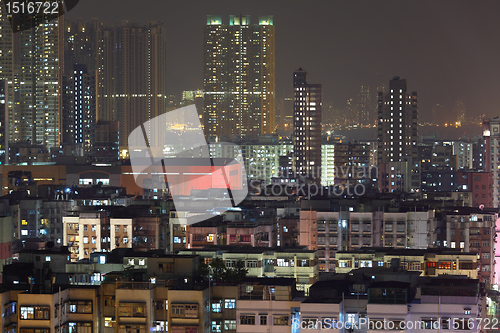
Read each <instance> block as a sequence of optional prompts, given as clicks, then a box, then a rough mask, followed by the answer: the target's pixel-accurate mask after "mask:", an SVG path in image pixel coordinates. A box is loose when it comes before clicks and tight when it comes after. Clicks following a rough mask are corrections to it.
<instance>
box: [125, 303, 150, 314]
mask: <svg viewBox="0 0 500 333" xmlns="http://www.w3.org/2000/svg"><path fill="white" fill-rule="evenodd" d="M118 316H119V317H146V303H120V304H119V307H118Z"/></svg>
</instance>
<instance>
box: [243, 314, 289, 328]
mask: <svg viewBox="0 0 500 333" xmlns="http://www.w3.org/2000/svg"><path fill="white" fill-rule="evenodd" d="M267 317H268V315H267V314H266V315H259V316H256V315H253V314H242V315H240V325H256V318H257V319H258V323H259V324H260V325H268V320H267ZM289 318H290V317H289V315H284V314H283V315H281V314H278V315H273V326H289Z"/></svg>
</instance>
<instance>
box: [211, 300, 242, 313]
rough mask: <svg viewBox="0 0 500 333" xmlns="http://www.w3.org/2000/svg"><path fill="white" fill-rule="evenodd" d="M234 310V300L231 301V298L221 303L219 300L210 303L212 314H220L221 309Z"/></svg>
mask: <svg viewBox="0 0 500 333" xmlns="http://www.w3.org/2000/svg"><path fill="white" fill-rule="evenodd" d="M223 308H224V309H233V310H234V309H236V300H235V299H232V298H227V299H225V300H224V302H223V301H222V299H220V300H214V301H213V302H212V312H213V313H221V312H222V309H223Z"/></svg>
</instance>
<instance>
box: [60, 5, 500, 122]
mask: <svg viewBox="0 0 500 333" xmlns="http://www.w3.org/2000/svg"><path fill="white" fill-rule="evenodd" d="M93 3H94V1H92V0H89V1H86V2H85V4H83V3H82V4H80V5H79V6H77V7H76V8H75V9H74V10H73V11H71V12H70V14H69V15H66V18H70V19H74V18H76V17H80V16H81V17H83V18H84V19H88V20H90V18H92V17H94V16H96V15H95V14H94V13H93V11H92V8H95V7H93V5H92V4H93ZM153 3H154V2H153V1H148V2H147V6H148V8H151V10H149V9H147V10H144V11H141V12H140V13H139V12H137V11H136V10H135V7H134V5H133V3H131V4H130V5H129V4H128V3H127V2H126V1H125V2H123V1H121V2H120V6H115V5H114V4H115V2H114V1H108V2H106V4H99V7H100V13H99V18H100V19H101V20H103V21H106V22H109V23H111V24H113V23H118V22H121V21H122V20H124V19H131V20H133V21H135V22H139V23H140V22H146V21H148V20H161V21H164V23H165V29H166V31H167V32H166V34H167V40H168V42H169V45H172V46H174V47H173V48H170V50H169V51H168V52H167V56H166V59H167V65H166V66H167V92H168V93H169V94H176V95H180V93H181V92H182V90H195V89H197V88H201V87H202V86H203V81H202V80H203V67H202V66H203V65H202V58H203V53H202V50H203V25H204V23H205V17H206V15H221V16H222V17H228V16H229V15H235V13H237V14H239V13H241V14H243V15H250V16H251V18H253V19H257V18H258V16H259V15H273V16H274V25H275V26H276V38H277V41H276V95H277V97H281V96H283V95H285V96H289V97H290V96H291V94H292V86H291V84H290V83H289V82H288V81H287V77H289V73H291V72H293V70H295V69H296V68H298V67H302V68H304V69H305V70H307V71H308V72H309V73H311V79H312V80H313V81H315V82H320V83H322V85H323V89H324V101H325V102H332V103H333V104H334V106H335V107H337V108H341V107H343V105H344V103H345V100H347V99H349V98H355V97H356V95H357V93H358V92H359V87H360V86H361V85H368V86H370V88H371V89H370V90H371V92H372V94H371V95H372V96H376V93H377V89H376V88H377V87H378V86H380V85H381V84H383V83H385V82H387V81H388V80H389V79H390V78H392V77H393V76H395V75H398V76H401V77H406V78H408V79H409V80H411V81H412V85H413V86H414V89H415V90H418V91H419V94H420V96H421V99H420V113H421V116H422V117H421V119H422V121H430V119H431V111H432V107H433V106H434V105H436V104H440V105H442V106H443V107H444V108H445V110H447V112H449V117H448V118H450V120H451V119H453V120H455V119H456V116H455V115H452V114H451V113H452V110H453V106H454V104H455V102H456V101H457V100H463V101H464V102H465V105H466V106H467V109H468V113H469V114H472V113H474V114H483V113H484V114H485V115H486V117H493V116H494V111H495V103H494V93H495V91H496V90H497V89H498V88H499V83H498V80H497V79H496V77H498V76H499V75H498V74H499V73H498V70H497V69H495V68H491V66H490V64H491V63H494V61H495V58H497V57H498V54H499V53H500V50H499V49H498V47H497V46H495V45H493V43H490V42H489V36H492V34H494V32H495V31H497V30H498V27H497V26H496V25H495V24H494V23H495V20H494V18H493V13H494V12H497V11H498V10H497V9H500V8H499V7H500V4H498V3H494V2H491V1H482V2H481V3H479V4H477V3H474V5H472V4H471V3H467V2H463V1H453V2H451V1H442V2H439V3H435V2H430V1H423V2H418V3H417V2H405V3H404V4H400V3H399V2H394V1H382V2H377V3H372V2H364V1H358V2H355V3H327V2H318V5H316V6H310V7H308V6H304V4H302V3H299V2H288V3H287V5H286V6H283V5H282V4H281V3H278V2H271V3H269V2H259V1H257V2H252V3H245V2H239V1H238V2H227V1H218V2H216V3H215V4H214V3H210V4H204V3H200V4H199V5H197V6H196V7H194V8H191V7H189V6H188V5H187V4H179V3H175V4H170V5H169V6H168V7H167V6H165V5H163V4H161V3H154V5H153ZM396 3H397V4H398V5H397V6H394V5H395V4H396ZM95 4H97V2H95ZM318 8H321V10H317V9H318ZM374 13H376V14H377V15H374ZM295 22H301V23H300V24H296V23H295ZM374 27H375V29H374ZM313 29H316V31H314V30H313ZM374 30H375V31H376V33H373V31H374ZM405 36H407V37H408V38H404V37H405ZM188 41H189V42H188ZM297 41H300V43H301V46H302V47H300V48H297V47H296V42H297ZM311 50H314V51H313V52H311ZM478 82H485V84H484V85H478V84H477V83H478ZM443 83H446V85H443Z"/></svg>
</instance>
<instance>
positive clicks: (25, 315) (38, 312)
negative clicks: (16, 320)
mask: <svg viewBox="0 0 500 333" xmlns="http://www.w3.org/2000/svg"><path fill="white" fill-rule="evenodd" d="M20 312H21V320H50V307H49V306H21V309H20Z"/></svg>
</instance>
